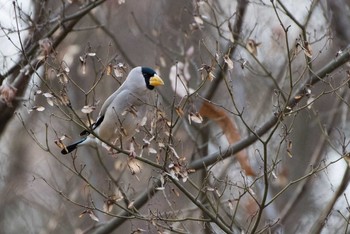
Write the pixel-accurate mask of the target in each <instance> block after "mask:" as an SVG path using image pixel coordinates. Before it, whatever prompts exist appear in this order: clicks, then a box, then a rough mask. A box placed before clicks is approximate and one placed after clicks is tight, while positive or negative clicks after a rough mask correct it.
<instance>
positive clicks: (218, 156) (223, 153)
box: [189, 45, 350, 170]
mask: <svg viewBox="0 0 350 234" xmlns="http://www.w3.org/2000/svg"><path fill="white" fill-rule="evenodd" d="M348 61H350V45H349V46H348V47H347V49H345V50H344V51H343V53H342V54H341V55H339V56H338V57H336V58H335V59H333V61H331V62H329V63H328V64H326V65H325V66H323V68H322V69H320V70H319V71H318V72H317V73H315V74H314V75H313V76H311V77H310V78H308V79H307V80H306V82H305V83H304V84H303V85H302V86H301V87H299V88H298V89H297V91H296V92H295V93H294V94H293V95H292V98H291V99H290V100H289V102H288V103H287V105H286V107H288V108H286V109H284V110H281V111H279V112H277V113H274V114H273V116H271V117H270V118H269V119H268V120H267V121H266V122H265V123H264V124H262V126H260V127H259V128H258V129H257V130H255V134H254V135H251V136H248V137H246V138H243V139H242V140H240V141H239V142H236V143H235V144H233V145H230V146H229V147H227V148H226V149H222V150H220V152H216V153H212V154H210V155H207V156H205V157H203V158H201V159H198V160H196V161H194V162H192V163H191V164H190V165H189V167H190V168H193V169H196V170H197V169H200V168H203V166H205V165H210V164H212V163H215V162H217V161H218V160H222V159H225V158H227V157H230V156H232V155H234V154H236V153H238V152H239V151H241V150H243V149H244V148H246V147H248V146H249V145H251V144H253V143H254V142H255V141H257V140H258V138H259V137H261V136H263V135H264V134H265V133H267V132H268V131H269V130H271V129H272V128H273V127H274V126H275V125H276V124H277V123H278V122H279V121H281V120H282V119H284V118H285V117H286V116H288V113H289V112H290V111H292V110H293V108H294V107H295V106H296V105H297V104H298V103H299V102H300V101H301V100H302V99H303V98H304V97H306V96H307V95H308V87H309V85H310V84H311V85H314V84H316V83H318V82H320V81H322V79H324V78H325V77H327V76H328V75H329V74H331V73H332V72H334V71H335V70H336V69H337V68H339V67H340V66H342V65H344V64H345V63H346V62H348ZM293 97H294V98H293Z"/></svg>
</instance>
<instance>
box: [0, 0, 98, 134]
mask: <svg viewBox="0 0 350 234" xmlns="http://www.w3.org/2000/svg"><path fill="white" fill-rule="evenodd" d="M103 2H105V0H97V1H93V2H89V3H88V4H87V5H85V6H83V7H82V8H81V9H79V10H78V11H77V12H75V13H73V14H70V15H67V16H65V17H63V18H61V15H65V13H64V11H65V10H67V9H65V8H62V9H61V10H62V11H63V12H61V11H60V12H57V17H55V18H54V19H47V23H48V24H49V26H50V27H43V28H42V29H41V30H42V31H39V32H36V31H34V33H35V35H43V36H42V37H40V38H36V41H31V39H30V38H28V39H25V41H28V43H25V41H21V44H23V48H22V49H21V56H20V58H19V61H18V62H17V63H16V64H15V65H14V66H13V67H12V68H10V69H9V70H8V71H7V72H5V73H4V74H2V76H1V78H0V82H1V84H2V85H1V87H3V89H1V93H0V95H1V96H3V95H6V94H7V93H8V90H9V89H4V87H7V86H10V87H11V89H12V90H16V92H15V93H14V94H13V95H12V96H10V98H11V100H9V102H12V106H9V105H8V103H4V102H0V133H2V132H3V131H4V129H5V127H6V124H7V123H8V121H9V120H10V119H11V118H12V116H13V113H14V111H15V110H16V108H17V107H18V105H19V104H20V103H21V102H20V101H18V100H17V97H20V96H22V95H23V94H24V92H25V90H26V88H27V85H28V83H29V82H30V80H31V77H32V75H33V74H34V73H36V71H37V69H39V68H40V67H41V66H42V65H43V64H44V63H45V61H46V59H47V56H48V54H44V58H43V57H42V54H41V53H43V48H41V47H40V43H39V41H40V40H48V39H49V38H50V41H51V42H50V47H51V48H50V49H49V50H50V51H53V50H55V49H56V47H57V46H59V44H60V43H61V42H62V41H63V40H64V39H65V38H66V36H67V35H68V34H69V33H70V32H71V31H72V29H73V27H74V26H75V25H76V24H77V23H78V22H79V21H80V20H81V19H82V18H83V17H84V16H85V15H86V14H88V13H89V12H90V11H91V10H92V9H94V8H96V7H97V6H99V5H100V4H102V3H103ZM13 4H14V7H15V11H17V10H20V8H19V6H18V5H17V2H13ZM38 4H40V3H38ZM70 6H72V4H71V5H70ZM16 20H18V19H17V18H16ZM41 20H42V19H41ZM33 27H34V26H33ZM3 30H4V29H3ZM17 30H19V28H17ZM30 34H31V33H29V35H30ZM29 41H30V43H29ZM49 53H50V52H49ZM39 77H40V76H39ZM5 79H6V80H5ZM4 82H6V84H4Z"/></svg>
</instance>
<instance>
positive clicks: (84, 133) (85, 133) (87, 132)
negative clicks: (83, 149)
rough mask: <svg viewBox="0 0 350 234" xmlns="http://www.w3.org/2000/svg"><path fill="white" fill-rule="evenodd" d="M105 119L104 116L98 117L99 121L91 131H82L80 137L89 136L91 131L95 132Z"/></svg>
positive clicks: (92, 126)
mask: <svg viewBox="0 0 350 234" xmlns="http://www.w3.org/2000/svg"><path fill="white" fill-rule="evenodd" d="M104 118H105V116H104V115H102V116H100V117H98V119H97V121H96V122H95V123H93V124H92V125H91V128H90V129H84V131H82V132H81V133H80V136H84V135H89V134H90V132H91V131H93V130H95V129H96V128H97V127H98V126H100V125H101V123H102V121H103V119H104Z"/></svg>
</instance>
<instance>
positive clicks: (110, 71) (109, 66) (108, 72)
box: [106, 64, 113, 76]
mask: <svg viewBox="0 0 350 234" xmlns="http://www.w3.org/2000/svg"><path fill="white" fill-rule="evenodd" d="M112 70H113V66H112V64H108V66H107V68H106V75H107V76H110V75H112Z"/></svg>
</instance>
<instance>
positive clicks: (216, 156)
mask: <svg viewBox="0 0 350 234" xmlns="http://www.w3.org/2000/svg"><path fill="white" fill-rule="evenodd" d="M349 48H350V47H349ZM349 48H348V49H346V50H344V51H343V53H342V54H341V55H340V56H338V57H337V58H335V59H334V60H333V61H331V62H329V63H328V64H326V65H325V66H324V67H323V68H322V69H320V70H319V71H318V72H317V73H316V74H315V75H313V76H312V77H310V78H309V79H307V80H306V81H305V83H304V85H302V86H301V87H299V88H298V90H297V91H296V92H295V93H294V94H293V95H292V97H295V98H291V99H290V101H289V102H288V103H287V105H286V106H287V107H289V108H286V109H284V110H281V111H280V112H278V113H274V115H273V116H272V117H270V119H269V120H268V121H266V122H265V123H264V124H263V125H262V126H261V127H260V128H259V129H257V130H256V131H255V135H251V136H248V137H246V138H243V139H241V140H239V141H238V142H236V143H234V144H232V145H230V146H229V147H227V148H226V149H222V150H220V151H218V152H216V153H212V154H209V155H207V156H204V157H201V158H199V159H197V160H195V161H193V162H191V163H190V164H189V165H188V168H189V169H195V170H196V171H197V170H201V169H205V168H207V167H209V166H210V165H212V164H215V163H217V162H218V161H221V160H224V159H225V158H228V157H232V156H233V155H235V154H237V153H239V152H240V151H242V150H244V149H245V148H247V147H248V146H250V145H251V144H253V143H254V142H255V141H257V140H258V139H259V137H261V136H263V135H264V134H266V133H267V132H268V131H270V130H271V129H272V128H274V127H275V125H276V124H277V123H279V121H282V120H283V119H285V118H287V117H288V115H289V112H290V111H292V110H293V108H294V107H295V106H296V105H297V104H298V103H299V102H300V101H301V100H302V99H303V98H304V97H305V96H306V94H307V89H308V88H309V87H310V86H309V84H311V85H314V84H316V83H318V82H320V81H322V79H324V78H325V77H327V76H328V75H330V74H331V73H332V72H334V71H335V70H336V69H337V68H339V67H340V66H342V65H344V64H345V63H346V62H348V61H349V60H350V50H349ZM322 170H323V169H322ZM314 173H315V171H312V172H311V174H310V175H309V176H311V175H313V174H314ZM307 175H308V174H307ZM309 176H307V177H309ZM307 177H305V178H307ZM303 179H304V178H303ZM172 181H173V182H174V180H172ZM297 182H300V181H297ZM160 184H161V181H160V179H156V180H155V182H154V184H153V186H150V187H149V188H148V189H147V191H145V192H144V193H143V194H141V195H140V197H139V198H137V199H136V200H135V203H134V206H135V208H137V209H139V208H141V207H142V206H143V205H144V204H146V202H147V201H148V200H149V199H151V198H152V196H153V195H154V194H155V193H156V192H157V190H156V188H157V187H158V186H159V185H160ZM175 185H177V186H178V188H179V189H180V190H181V191H184V190H183V189H184V188H182V186H181V187H180V185H181V184H179V183H176V184H175ZM289 186H290V185H287V187H285V189H287V188H288V187H289ZM301 186H302V185H301ZM268 204H269V203H267V204H265V205H268ZM199 208H200V207H199ZM205 213H206V214H210V213H208V211H205ZM129 215H130V214H127V213H125V211H124V212H123V213H120V214H118V218H113V219H111V220H110V221H108V222H107V223H106V224H104V225H102V226H101V227H99V228H97V229H96V231H95V232H94V233H99V234H104V233H109V232H111V231H113V230H115V229H116V228H117V227H119V226H120V225H121V224H122V223H123V220H125V219H124V218H120V217H124V216H126V217H127V216H129ZM211 221H212V222H215V220H213V219H211ZM217 224H218V225H223V224H222V223H217ZM256 224H258V222H257V223H256ZM256 228H257V226H256Z"/></svg>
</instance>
